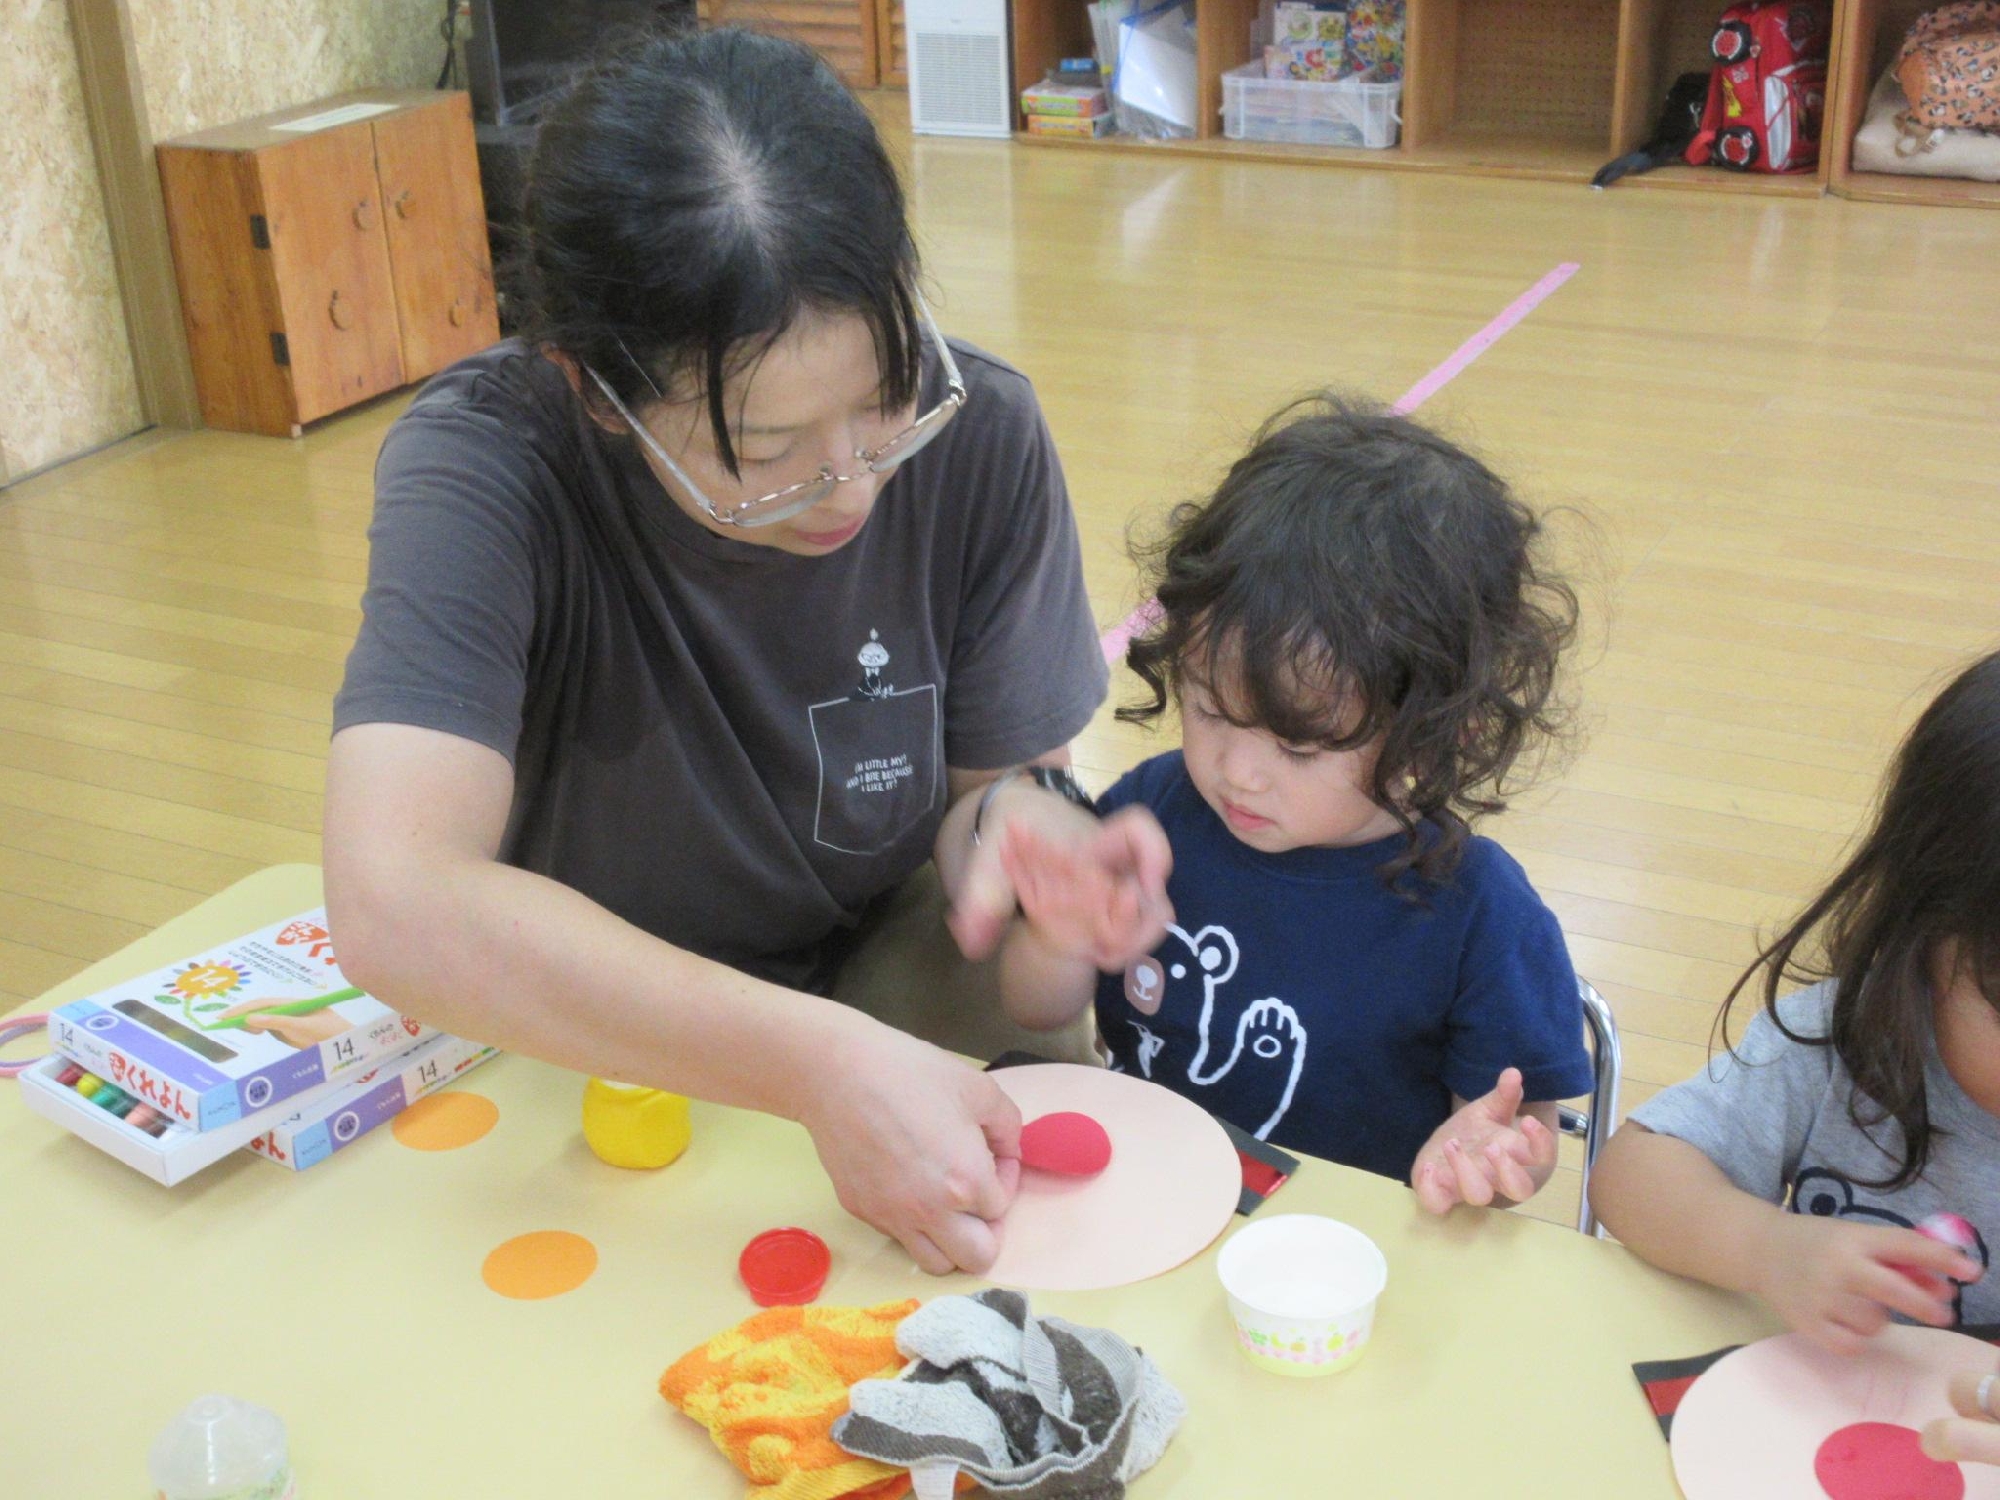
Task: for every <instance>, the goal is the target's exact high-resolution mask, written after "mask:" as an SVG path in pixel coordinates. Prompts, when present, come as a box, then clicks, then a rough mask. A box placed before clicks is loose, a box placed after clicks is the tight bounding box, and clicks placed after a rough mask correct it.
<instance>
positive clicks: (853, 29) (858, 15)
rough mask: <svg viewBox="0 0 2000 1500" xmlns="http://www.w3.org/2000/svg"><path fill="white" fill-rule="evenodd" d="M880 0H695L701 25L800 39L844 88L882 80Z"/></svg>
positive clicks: (859, 86)
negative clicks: (878, 38) (830, 68)
mask: <svg viewBox="0 0 2000 1500" xmlns="http://www.w3.org/2000/svg"><path fill="white" fill-rule="evenodd" d="M879 6H880V0H695V13H696V14H697V15H698V16H699V17H700V18H701V24H702V25H703V26H741V27H742V28H743V29H744V30H746V31H763V32H768V33H770V34H771V35H773V36H782V37H788V38H790V39H791V40H792V41H795V42H803V43H805V44H806V46H808V47H810V48H812V49H813V51H815V52H817V53H818V54H819V55H820V56H821V57H823V58H825V59H826V60H827V61H828V62H829V63H831V64H832V65H833V70H834V71H835V72H836V73H838V74H839V75H840V76H841V77H842V78H844V79H845V80H846V81H847V84H848V87H850V88H857V89H872V88H874V87H876V86H877V85H879V84H880V83H881V82H882V57H881V51H880V46H879V44H878V42H877V41H876V27H877V24H878V16H879V13H880V12H879Z"/></svg>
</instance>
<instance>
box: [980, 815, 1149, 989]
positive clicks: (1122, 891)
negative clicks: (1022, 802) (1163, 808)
mask: <svg viewBox="0 0 2000 1500" xmlns="http://www.w3.org/2000/svg"><path fill="white" fill-rule="evenodd" d="M1000 859H1001V863H1002V865H1003V866H1004V867H1005V869H1006V871H1007V878H1008V879H1009V880H1011V881H1012V882H1013V884H1014V891H1015V894H1016V895H1017V896H1018V897H1019V898H1020V902H1021V915H1022V917H1023V918H1024V919H1025V920H1026V921H1027V923H1028V925H1029V926H1031V927H1032V928H1034V930H1035V933H1036V935H1037V936H1038V937H1040V938H1041V940H1042V941H1043V942H1044V943H1046V944H1047V945H1048V946H1049V947H1050V948H1051V949H1053V950H1054V951H1055V952H1057V953H1060V954H1063V955H1064V956H1066V957H1070V958H1076V959H1082V960H1088V961H1089V962H1090V963H1091V964H1092V965H1093V966H1095V967H1096V968H1098V969H1101V970H1104V971H1106V972H1114V971H1117V970H1121V969H1123V968H1124V967H1125V966H1126V965H1127V964H1129V963H1131V962H1132V961H1133V960H1135V959H1137V958H1141V957H1143V956H1144V955H1146V954H1148V953H1150V952H1152V951H1153V949H1154V948H1156V947H1158V946H1159V943H1160V939H1162V938H1163V937H1165V936H1166V933H1167V923H1168V922H1169V921H1171V920H1172V919H1173V907H1172V906H1171V905H1170V904H1169V903H1168V901H1167V895H1166V884H1167V874H1168V872H1169V871H1170V870H1171V869H1172V868H1173V852H1172V850H1171V849H1169V848H1168V846H1167V836H1166V833H1165V831H1164V830H1162V829H1161V827H1160V825H1159V822H1158V821H1157V820H1156V819H1155V818H1154V817H1153V815H1152V814H1151V813H1150V812H1148V811H1147V810H1146V809H1145V808H1143V807H1127V808H1121V809H1120V810H1119V811H1117V812H1115V813H1113V814H1112V815H1111V816H1110V817H1108V818H1106V819H1104V820H1103V821H1102V822H1101V823H1097V824H1095V825H1094V826H1092V827H1091V828H1089V829H1088V830H1087V831H1079V832H1072V830H1070V829H1069V828H1067V827H1065V828H1061V829H1059V830H1056V829H1044V828H1040V827H1036V826H1034V825H1032V824H1030V823H1028V822H1027V821H1026V820H1016V821H1013V822H1010V823H1009V824H1008V825H1007V828H1006V831H1005V832H1004V833H1003V834H1002V835H1001V843H1000Z"/></svg>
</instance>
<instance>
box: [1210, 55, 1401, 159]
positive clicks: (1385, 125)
mask: <svg viewBox="0 0 2000 1500" xmlns="http://www.w3.org/2000/svg"><path fill="white" fill-rule="evenodd" d="M1402 98H1403V83H1402V80H1401V79H1397V80H1396V81H1395V82H1394V83H1363V82H1361V81H1360V80H1359V79H1353V78H1343V79H1341V80H1340V81H1339V82H1337V83H1314V82H1311V81H1308V80H1304V79H1292V78H1266V77H1265V76H1264V68H1263V65H1262V64H1261V63H1254V62H1253V63H1245V64H1244V65H1243V66H1242V67H1240V68H1231V69H1230V70H1229V71H1228V72H1227V73H1224V74H1223V75H1222V133H1223V134H1224V135H1225V136H1227V137H1228V138H1229V139H1230V140H1232V141H1275V142H1281V143H1283V144H1286V145H1293V146H1363V147H1366V148H1367V149H1369V150H1371V151H1382V150H1386V149H1387V148H1389V147H1390V146H1393V145H1395V144H1396V136H1397V130H1398V127H1399V126H1400V125H1401V124H1402V123H1403V120H1402V116H1401V115H1399V114H1398V113H1397V112H1396V111H1397V106H1398V105H1399V104H1400V103H1401V102H1402Z"/></svg>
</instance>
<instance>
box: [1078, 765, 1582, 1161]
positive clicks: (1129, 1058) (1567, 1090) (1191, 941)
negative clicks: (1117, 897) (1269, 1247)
mask: <svg viewBox="0 0 2000 1500" xmlns="http://www.w3.org/2000/svg"><path fill="white" fill-rule="evenodd" d="M1131 803H1140V804H1143V805H1144V806H1146V807H1149V808H1151V809H1152V811H1153V813H1154V815H1155V816H1157V817H1158V818H1159V820H1160V823H1161V825H1162V826H1163V827H1164V828H1165V829H1166V833H1167V838H1168V840H1169V841H1170V842H1171V843H1172V845H1173V851H1174V872H1173V876H1172V878H1171V880H1169V882H1168V885H1167V893H1168V895H1169V896H1170V897H1171V898H1172V900H1173V904H1174V913H1175V925H1174V926H1173V927H1172V928H1171V929H1170V930H1169V931H1168V934H1167V938H1166V941H1165V942H1164V943H1163V944H1162V945H1161V946H1160V948H1159V949H1158V950H1157V952H1156V953H1155V954H1154V955H1153V956H1152V957H1151V958H1147V959H1141V960H1140V961H1139V962H1138V963H1136V964H1134V965H1133V966H1132V967H1131V968H1130V969H1129V970H1127V971H1126V973H1125V974H1123V975H1116V974H1110V975H1105V976H1103V977H1102V978H1101V979H1100V980H1099V982H1098V989H1097V1021H1098V1026H1099V1029H1100V1030H1101V1032H1102V1034H1103V1037H1104V1041H1105V1044H1106V1045H1107V1046H1108V1047H1109V1048H1110V1049H1111V1055H1112V1066H1113V1067H1115V1068H1118V1069H1120V1070H1121V1071H1123V1072H1127V1073H1134V1074H1138V1075H1141V1076H1144V1077H1147V1078H1151V1079H1152V1080H1153V1081H1154V1082H1156V1083H1163V1084H1165V1085H1166V1086H1167V1087H1169V1088H1171V1089H1173V1090H1174V1091H1175V1092H1176V1093H1180V1094H1185V1095H1186V1096H1187V1097H1188V1098H1190V1099H1192V1100H1194V1101H1195V1102H1196V1103H1197V1104H1200V1105H1201V1106H1202V1107H1203V1108H1204V1109H1207V1110H1209V1111H1210V1112H1211V1113H1213V1114H1217V1115H1220V1116H1221V1117H1223V1118H1224V1119H1226V1120H1229V1121H1230V1122H1231V1123H1233V1124H1235V1125H1238V1126H1240V1127H1242V1128H1243V1129H1245V1130H1248V1131H1250V1132H1251V1133H1253V1134H1255V1135H1257V1136H1259V1137H1261V1138H1263V1139H1265V1140H1268V1141H1271V1142H1273V1143H1274V1144H1276V1145H1280V1146H1285V1147H1288V1148H1290V1149H1292V1150H1295V1151H1304V1152H1308V1153H1310V1154H1311V1155H1313V1156H1320V1157H1325V1158H1328V1159H1330V1160H1333V1161H1338V1162H1344V1163H1346V1164H1347V1165H1349V1166H1355V1167H1362V1168H1365V1169H1367V1170H1368V1171H1371V1172H1380V1173H1382V1174H1383V1175H1384V1176H1388V1177H1395V1178H1399V1179H1402V1180H1404V1181H1407V1180H1408V1179H1409V1175H1410V1169H1411V1166H1412V1165H1413V1164H1414V1162H1415V1160H1416V1155H1417V1152H1418V1151H1419V1150H1421V1149H1422V1147H1423V1144H1424V1142H1425V1141H1426V1140H1428V1139H1429V1138H1430V1135H1431V1132H1432V1131H1434V1130H1436V1129H1437V1127H1438V1126H1439V1125H1440V1124H1442V1123H1443V1122H1444V1120H1445V1119H1446V1118H1447V1117H1448V1116H1449V1115H1450V1113H1451V1096H1452V1095H1453V1094H1454V1093H1456V1094H1457V1095H1458V1096H1459V1097H1461V1098H1464V1099H1476V1098H1478V1097H1479V1096H1480V1095H1482V1094H1485V1093H1486V1092H1488V1091H1489V1090H1490V1089H1492V1087H1493V1085H1494V1084H1495V1082H1497V1081H1498V1079H1499V1076H1500V1074H1501V1072H1502V1071H1503V1070H1504V1069H1506V1068H1509V1067H1516V1068H1519V1069H1520V1070H1521V1075H1522V1080H1523V1082H1524V1084H1525V1086H1526V1097H1527V1098H1528V1099H1529V1100H1531V1101H1533V1100H1546V1099H1568V1098H1573V1097H1575V1096H1577V1095H1580V1094H1584V1093H1587V1092H1589V1090H1590V1085H1591V1081H1592V1080H1591V1066H1590V1057H1589V1053H1588V1052H1587V1051H1586V1050H1585V1048H1584V1045H1583V1014H1582V1008H1581V1006H1580V1005H1579V1003H1578V1000H1577V989H1576V974H1575V971H1574V970H1573V969H1572V968H1571V967H1570V961H1569V952H1568V950H1567V949H1566V948H1565V947H1564V945H1563V936H1562V929H1561V928H1560V927H1559V926H1558V925H1557V922H1556V919H1555V915H1554V914H1553V913H1552V912H1551V911H1550V910H1549V909H1548V907H1546V906H1545V905H1543V904H1542V900H1541V898H1540V897H1539V896H1537V895H1536V894H1535V891H1534V888H1533V887H1532V886H1530V885H1529V884H1528V878H1527V876H1526V875H1525V874H1524V873H1523V872H1522V870H1521V867H1520V866H1519V865H1518V864H1516V863H1515V862H1514V860H1513V858H1512V857H1511V856H1510V855H1508V854H1507V852H1506V851H1505V850H1503V849H1502V848H1501V847H1500V846H1499V845H1498V844H1496V843H1494V842H1493V841H1492V840H1490V839H1484V838H1474V839H1472V840H1470V841H1469V842H1468V843H1467V845H1466V847H1465V852H1464V857H1463V859H1462V860H1461V862H1460V864H1459V866H1458V869H1457V871H1456V873H1455V874H1454V875H1453V876H1452V878H1451V879H1450V880H1449V881H1448V882H1446V883H1444V884H1442V885H1437V884H1427V883H1422V882H1418V881H1416V879H1415V877H1411V876H1406V877H1405V878H1404V879H1405V885H1406V887H1408V888H1410V889H1415V890H1419V891H1420V892H1421V893H1422V896H1423V900H1422V901H1421V902H1412V901H1410V900H1409V899H1407V898H1406V897H1404V896H1402V895H1399V894H1397V892H1395V891H1392V890H1390V889H1389V888H1387V887H1386V886H1384V885H1383V883H1382V879H1381V877H1380V876H1379V875H1378V874H1377V873H1376V872H1377V870H1378V869H1379V868H1380V867H1381V866H1382V865H1383V864H1384V863H1386V862H1387V861H1388V860H1390V859H1392V858H1394V857H1395V855H1396V854H1397V853H1398V852H1399V851H1400V850H1401V848H1402V847H1403V842H1404V841H1403V836H1402V835H1401V834H1397V835H1395V836H1393V837H1391V838H1388V839H1384V840H1381V841H1378V842H1375V843H1370V844H1362V845H1357V846H1355V847H1353V848H1347V849H1294V850H1292V851H1290V852H1288V853H1285V854H1266V853H1263V852H1262V851H1260V850H1256V849H1252V848H1250V847H1249V846H1248V845H1246V844H1243V843H1241V842H1240V841H1239V840H1238V839H1237V838H1236V837H1235V836H1234V835H1233V834H1231V833H1230V831H1229V829H1228V826H1227V825H1226V824H1225V823H1224V822H1223V821H1222V820H1221V819H1220V818H1219V817H1217V816H1216V815H1215V813H1214V811H1213V810H1212V809H1210V807H1209V806H1208V804H1207V803H1206V802H1204V801H1203V800H1202V798H1201V794H1200V793H1199V792H1197V791H1196V790H1195V787H1194V783H1193V782H1192V781H1190V780H1189V779H1188V774H1187V771H1186V769H1185V767H1184V766H1183V764H1182V761H1181V756H1180V753H1179V752H1178V751H1176V752H1174V753H1172V754H1169V755H1162V756H1158V757H1156V758H1155V759H1153V760H1149V761H1147V762H1146V763H1145V764H1144V765H1141V766H1139V767H1138V768H1136V769H1135V770H1133V771H1131V772H1129V773H1128V774H1127V775H1125V776H1124V777H1123V778H1122V779H1120V781H1119V782H1118V784H1117V785H1115V786H1114V787H1112V788H1111V790H1110V791H1108V792H1106V793H1105V794H1104V796H1103V797H1101V798H1100V799H1099V800H1098V805H1099V808H1100V809H1101V810H1102V811H1104V812H1111V811H1114V810H1115V809H1117V808H1119V807H1123V806H1126V805H1128V804H1131Z"/></svg>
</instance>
